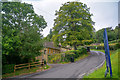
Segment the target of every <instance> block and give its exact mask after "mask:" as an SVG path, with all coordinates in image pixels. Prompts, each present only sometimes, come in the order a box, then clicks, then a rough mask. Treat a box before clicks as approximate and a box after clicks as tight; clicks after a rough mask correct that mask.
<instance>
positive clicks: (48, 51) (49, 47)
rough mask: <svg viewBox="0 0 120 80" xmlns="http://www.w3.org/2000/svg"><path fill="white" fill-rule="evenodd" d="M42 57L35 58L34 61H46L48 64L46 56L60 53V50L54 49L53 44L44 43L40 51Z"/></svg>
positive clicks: (58, 48)
mask: <svg viewBox="0 0 120 80" xmlns="http://www.w3.org/2000/svg"><path fill="white" fill-rule="evenodd" d="M41 52H43V53H42V55H41V56H37V57H36V59H37V60H40V61H42V59H44V60H46V61H47V62H48V56H49V55H53V54H58V53H60V52H61V48H60V46H59V47H55V46H54V43H53V42H45V43H44V49H43V50H41Z"/></svg>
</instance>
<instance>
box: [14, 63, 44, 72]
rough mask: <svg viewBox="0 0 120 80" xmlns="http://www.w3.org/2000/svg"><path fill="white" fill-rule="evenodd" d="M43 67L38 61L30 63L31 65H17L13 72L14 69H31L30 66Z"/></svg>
mask: <svg viewBox="0 0 120 80" xmlns="http://www.w3.org/2000/svg"><path fill="white" fill-rule="evenodd" d="M39 65H40V66H43V65H44V62H42V61H39V62H32V63H25V64H18V65H15V66H14V72H15V71H16V69H20V68H25V67H27V68H28V69H30V68H31V66H36V67H37V66H39Z"/></svg>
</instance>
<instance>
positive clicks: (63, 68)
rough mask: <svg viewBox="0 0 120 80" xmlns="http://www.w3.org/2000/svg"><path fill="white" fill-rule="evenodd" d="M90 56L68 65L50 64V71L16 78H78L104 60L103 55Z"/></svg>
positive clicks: (93, 53)
mask: <svg viewBox="0 0 120 80" xmlns="http://www.w3.org/2000/svg"><path fill="white" fill-rule="evenodd" d="M90 53H91V55H90V56H88V57H87V58H85V59H82V60H80V61H77V62H75V63H69V64H50V65H51V66H53V67H52V68H51V69H49V70H46V71H43V72H37V73H34V74H29V75H24V76H17V78H78V77H79V78H80V77H81V75H82V74H84V73H88V72H89V71H90V70H91V69H94V68H96V67H97V66H99V65H100V64H102V63H103V62H104V60H105V56H104V53H102V52H99V51H91V52H90Z"/></svg>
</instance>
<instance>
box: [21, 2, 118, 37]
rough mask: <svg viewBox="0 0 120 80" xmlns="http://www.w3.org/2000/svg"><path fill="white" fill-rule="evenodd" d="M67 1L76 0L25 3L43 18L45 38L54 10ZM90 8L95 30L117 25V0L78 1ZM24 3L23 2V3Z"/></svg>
mask: <svg viewBox="0 0 120 80" xmlns="http://www.w3.org/2000/svg"><path fill="white" fill-rule="evenodd" d="M68 1H78V0H37V1H32V0H30V1H25V2H27V3H30V4H31V3H32V5H33V7H34V10H35V12H36V13H37V14H38V15H42V16H44V18H45V20H46V22H47V24H48V26H47V27H46V28H45V29H44V31H43V34H44V36H47V34H48V33H49V30H50V28H52V27H53V23H54V18H55V15H54V14H55V10H59V8H60V6H62V4H63V3H65V2H68ZM79 1H81V2H83V3H85V4H87V5H88V7H90V12H91V13H93V15H94V16H93V17H92V19H93V21H94V22H96V24H95V26H94V27H95V29H96V30H99V29H101V28H104V27H110V26H113V27H115V26H116V25H117V23H118V19H117V18H118V14H117V13H118V12H117V10H118V6H117V3H115V2H118V1H119V0H79ZM23 2H24V1H23Z"/></svg>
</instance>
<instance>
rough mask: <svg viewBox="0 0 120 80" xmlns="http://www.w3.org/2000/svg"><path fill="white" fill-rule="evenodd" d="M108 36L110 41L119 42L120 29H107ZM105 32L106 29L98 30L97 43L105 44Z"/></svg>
mask: <svg viewBox="0 0 120 80" xmlns="http://www.w3.org/2000/svg"><path fill="white" fill-rule="evenodd" d="M106 29H107V35H108V41H113V40H117V39H118V37H119V35H118V34H119V33H118V30H119V27H117V26H116V28H115V29H112V27H107V28H106ZM103 32H104V28H103V29H101V30H98V31H97V32H96V33H95V36H96V39H97V42H98V43H101V42H103Z"/></svg>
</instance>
